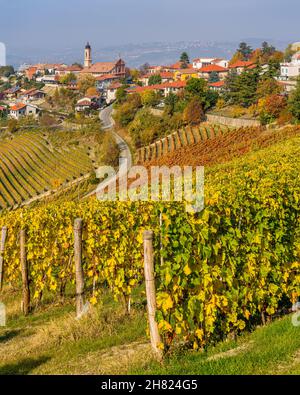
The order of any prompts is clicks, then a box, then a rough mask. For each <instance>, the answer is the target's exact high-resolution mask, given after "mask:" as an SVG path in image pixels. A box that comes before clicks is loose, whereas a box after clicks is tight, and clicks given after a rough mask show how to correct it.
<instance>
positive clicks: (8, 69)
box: [0, 66, 15, 78]
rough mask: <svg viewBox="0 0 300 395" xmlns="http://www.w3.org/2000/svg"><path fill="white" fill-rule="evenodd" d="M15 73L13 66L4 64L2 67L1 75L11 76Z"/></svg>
mask: <svg viewBox="0 0 300 395" xmlns="http://www.w3.org/2000/svg"><path fill="white" fill-rule="evenodd" d="M13 74H15V70H14V68H13V66H2V67H0V76H1V77H7V78H8V77H10V76H11V75H13Z"/></svg>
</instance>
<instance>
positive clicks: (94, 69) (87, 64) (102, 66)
mask: <svg viewBox="0 0 300 395" xmlns="http://www.w3.org/2000/svg"><path fill="white" fill-rule="evenodd" d="M80 74H91V75H93V76H94V77H102V76H113V77H114V78H120V79H121V78H125V75H126V71H125V62H124V61H123V60H122V59H118V60H117V61H115V62H98V63H94V64H93V63H92V48H91V46H90V44H89V43H87V45H86V46H85V49H84V68H83V70H82V71H81V72H80Z"/></svg>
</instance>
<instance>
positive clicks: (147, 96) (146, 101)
mask: <svg viewBox="0 0 300 395" xmlns="http://www.w3.org/2000/svg"><path fill="white" fill-rule="evenodd" d="M141 97H142V104H143V106H146V107H154V106H156V105H157V104H158V103H159V102H160V99H161V96H160V94H159V93H157V92H155V91H154V90H146V91H145V92H143V93H142V95H141Z"/></svg>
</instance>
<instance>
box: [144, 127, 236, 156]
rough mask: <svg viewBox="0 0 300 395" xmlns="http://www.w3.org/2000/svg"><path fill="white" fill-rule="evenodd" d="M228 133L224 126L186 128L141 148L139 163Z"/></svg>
mask: <svg viewBox="0 0 300 395" xmlns="http://www.w3.org/2000/svg"><path fill="white" fill-rule="evenodd" d="M228 131H229V128H228V127H227V126H222V125H205V126H200V127H186V128H184V129H182V130H179V131H176V132H174V133H172V134H170V135H168V136H166V137H164V138H162V139H160V140H157V141H155V142H154V143H152V144H150V145H149V146H147V147H142V148H139V149H138V150H137V162H138V163H143V162H147V161H150V160H152V159H157V158H160V157H162V156H164V155H166V154H168V153H172V152H174V151H175V150H177V149H179V148H181V147H185V146H188V145H191V144H195V143H199V142H202V141H206V140H208V139H213V138H214V137H216V136H219V135H222V134H224V133H227V132H228Z"/></svg>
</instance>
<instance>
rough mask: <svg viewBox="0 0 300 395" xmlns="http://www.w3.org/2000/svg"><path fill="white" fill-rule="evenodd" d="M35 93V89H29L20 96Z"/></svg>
mask: <svg viewBox="0 0 300 395" xmlns="http://www.w3.org/2000/svg"><path fill="white" fill-rule="evenodd" d="M35 92H38V91H37V89H35V88H31V89H28V90H27V91H24V92H22V95H30V94H32V93H35Z"/></svg>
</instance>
